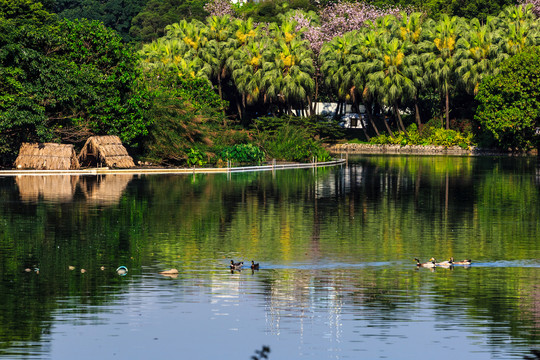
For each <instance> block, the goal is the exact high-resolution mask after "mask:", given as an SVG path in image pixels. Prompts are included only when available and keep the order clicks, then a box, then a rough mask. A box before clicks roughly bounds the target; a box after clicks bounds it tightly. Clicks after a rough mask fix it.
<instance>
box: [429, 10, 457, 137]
mask: <svg viewBox="0 0 540 360" xmlns="http://www.w3.org/2000/svg"><path fill="white" fill-rule="evenodd" d="M461 29H462V19H460V18H458V17H456V16H454V17H449V16H448V15H443V16H442V17H441V19H440V20H439V21H438V22H435V23H432V26H431V27H430V28H428V29H427V38H428V41H429V45H430V46H431V49H432V51H431V52H426V53H425V54H423V55H422V56H423V57H424V61H425V64H426V68H427V71H428V76H429V78H430V80H431V81H432V82H433V83H434V84H436V85H437V86H438V87H439V89H440V91H441V93H442V94H443V98H444V101H445V103H444V113H445V119H446V129H450V95H451V92H452V91H453V89H454V88H455V83H456V68H457V66H458V63H457V61H456V53H457V47H456V42H457V40H458V37H459V36H460V33H461Z"/></svg>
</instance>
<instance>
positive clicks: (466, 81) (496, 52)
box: [456, 19, 507, 95]
mask: <svg viewBox="0 0 540 360" xmlns="http://www.w3.org/2000/svg"><path fill="white" fill-rule="evenodd" d="M491 21H493V19H488V20H487V23H486V24H485V25H481V24H480V21H478V19H473V20H471V23H470V25H469V26H468V27H467V31H465V32H464V34H463V37H461V38H460V39H459V40H458V51H457V53H456V57H457V62H458V67H457V68H456V71H457V73H458V75H459V77H460V79H459V80H460V81H461V83H462V84H463V85H464V88H465V90H466V91H467V92H468V93H469V94H471V95H476V93H477V92H478V88H479V86H480V83H481V82H482V79H483V78H484V77H486V76H488V75H496V73H497V72H498V69H499V65H500V63H501V62H502V61H503V60H504V59H506V58H507V55H506V54H504V53H503V52H502V51H501V49H500V47H499V46H498V43H499V42H500V39H501V36H500V35H501V32H500V31H499V30H496V29H493V27H492V26H491Z"/></svg>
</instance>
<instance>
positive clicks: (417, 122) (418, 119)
mask: <svg viewBox="0 0 540 360" xmlns="http://www.w3.org/2000/svg"><path fill="white" fill-rule="evenodd" d="M414 112H415V114H414V117H415V119H416V124H417V125H418V131H422V119H420V109H419V108H418V98H415V99H414Z"/></svg>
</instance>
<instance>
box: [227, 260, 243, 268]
mask: <svg viewBox="0 0 540 360" xmlns="http://www.w3.org/2000/svg"><path fill="white" fill-rule="evenodd" d="M242 266H244V262H243V261H240V262H237V263H235V262H234V260H231V266H230V267H231V270H241V269H242Z"/></svg>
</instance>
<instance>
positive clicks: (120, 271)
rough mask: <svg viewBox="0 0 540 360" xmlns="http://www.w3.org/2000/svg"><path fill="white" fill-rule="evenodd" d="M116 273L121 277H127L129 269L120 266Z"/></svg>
mask: <svg viewBox="0 0 540 360" xmlns="http://www.w3.org/2000/svg"><path fill="white" fill-rule="evenodd" d="M116 273H117V274H118V275H120V276H126V275H127V273H128V269H127V267H125V266H119V267H118V269H116Z"/></svg>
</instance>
